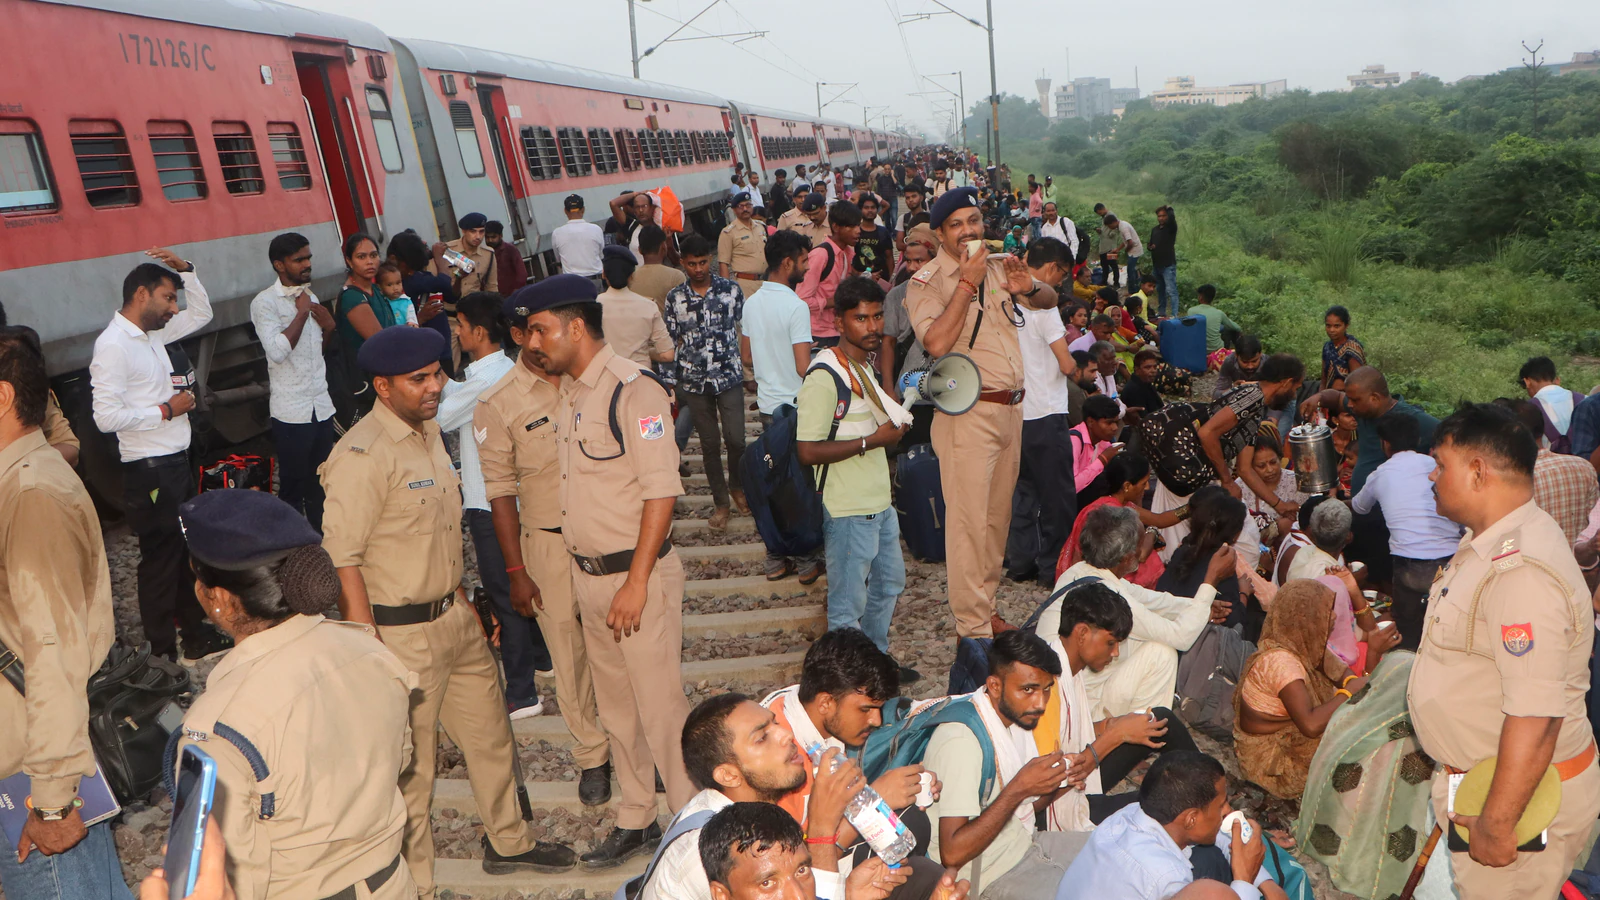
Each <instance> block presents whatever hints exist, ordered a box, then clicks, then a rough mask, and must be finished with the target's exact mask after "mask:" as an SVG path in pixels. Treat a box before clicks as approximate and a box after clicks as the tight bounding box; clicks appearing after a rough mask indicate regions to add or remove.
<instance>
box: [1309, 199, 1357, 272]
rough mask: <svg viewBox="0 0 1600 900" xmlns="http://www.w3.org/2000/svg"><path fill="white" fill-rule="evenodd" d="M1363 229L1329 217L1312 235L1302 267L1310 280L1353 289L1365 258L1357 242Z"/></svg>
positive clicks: (1346, 218)
mask: <svg viewBox="0 0 1600 900" xmlns="http://www.w3.org/2000/svg"><path fill="white" fill-rule="evenodd" d="M1366 236H1367V229H1366V227H1365V226H1363V225H1362V224H1361V223H1359V222H1357V221H1355V220H1354V219H1351V218H1348V217H1344V216H1330V217H1328V218H1327V219H1326V220H1325V221H1324V222H1322V223H1321V225H1320V226H1319V227H1318V228H1317V229H1316V230H1315V231H1313V233H1312V246H1311V252H1310V253H1309V254H1307V258H1306V268H1307V271H1308V272H1309V274H1310V275H1311V277H1312V278H1315V279H1316V280H1318V281H1326V282H1327V283H1329V284H1332V285H1337V286H1339V287H1346V288H1349V287H1355V286H1356V276H1357V273H1358V272H1359V270H1360V267H1361V264H1362V263H1363V262H1365V261H1366V260H1365V256H1364V255H1363V254H1362V252H1361V243H1362V241H1364V240H1365V239H1366Z"/></svg>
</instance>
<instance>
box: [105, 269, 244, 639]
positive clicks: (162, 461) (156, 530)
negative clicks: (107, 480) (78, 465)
mask: <svg viewBox="0 0 1600 900" xmlns="http://www.w3.org/2000/svg"><path fill="white" fill-rule="evenodd" d="M145 255H147V256H150V257H153V258H155V259H157V260H160V261H161V263H162V264H161V265H156V264H155V263H141V264H139V265H138V266H135V267H134V270H133V271H132V272H129V273H128V277H127V278H125V279H123V281H122V308H121V310H119V311H118V312H117V313H116V314H115V315H113V316H112V317H111V324H110V325H107V326H106V329H105V331H102V332H101V333H100V337H98V338H97V339H95V342H94V358H93V360H92V361H91V362H90V363H89V382H90V385H91V386H92V389H93V393H94V423H95V425H96V426H97V427H98V428H99V429H100V430H101V431H103V432H105V433H106V434H115V435H116V436H117V443H118V446H119V448H120V451H121V455H122V469H123V475H122V481H123V501H124V503H126V505H127V515H128V524H129V526H130V527H132V529H133V533H134V534H136V535H138V537H139V619H140V621H141V622H142V624H143V625H144V637H145V640H147V641H149V642H150V651H151V652H152V653H153V654H155V655H157V656H164V657H166V658H167V659H169V660H175V659H176V658H177V653H178V641H177V637H178V630H179V629H181V630H182V632H183V658H184V660H185V662H188V663H195V662H199V661H200V660H201V659H204V658H205V657H207V656H209V655H211V654H213V653H218V652H221V651H223V650H226V649H228V648H229V647H231V646H233V642H232V641H230V640H228V638H226V637H225V636H223V635H222V634H221V633H220V632H218V631H217V630H216V629H214V628H212V627H211V626H210V625H207V624H206V623H205V621H204V620H205V612H204V610H202V609H201V608H200V604H199V603H198V602H196V600H195V597H194V573H193V572H191V571H190V570H189V551H188V547H187V545H186V544H185V543H184V540H183V529H182V527H181V526H180V525H179V524H178V506H179V505H180V504H181V503H183V501H185V500H187V499H189V498H190V497H193V496H194V493H195V491H194V469H193V468H191V467H190V464H189V416H188V413H189V411H190V410H191V409H194V405H195V403H194V393H193V392H192V391H191V390H190V388H191V387H192V386H193V378H194V376H193V369H192V367H190V366H189V365H188V360H187V358H185V357H182V356H181V355H180V359H181V360H183V371H182V372H174V370H173V363H172V358H171V356H169V355H168V352H167V346H166V345H167V344H170V343H173V342H175V341H178V340H181V339H183V338H186V337H188V336H189V335H191V334H194V333H195V332H197V331H199V330H200V329H202V328H204V327H205V326H206V324H207V323H208V322H210V321H211V299H210V297H208V296H207V295H206V289H205V288H204V287H202V286H201V284H200V279H199V278H197V277H195V274H194V265H193V264H192V263H189V262H186V261H184V260H182V259H179V258H178V255H177V254H176V253H173V252H172V251H171V250H166V249H162V248H160V247H157V248H154V249H151V250H147V251H145ZM180 286H181V287H182V288H183V291H184V295H185V297H186V298H187V300H188V304H187V305H186V306H185V307H184V309H183V310H182V311H179V309H178V288H179V287H180ZM174 619H176V622H177V628H176V629H175V628H174Z"/></svg>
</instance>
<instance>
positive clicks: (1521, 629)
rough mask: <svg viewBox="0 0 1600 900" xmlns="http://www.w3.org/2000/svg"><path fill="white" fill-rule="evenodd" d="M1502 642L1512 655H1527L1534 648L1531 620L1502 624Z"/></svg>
mask: <svg viewBox="0 0 1600 900" xmlns="http://www.w3.org/2000/svg"><path fill="white" fill-rule="evenodd" d="M1500 643H1501V644H1503V645H1504V646H1505V648H1506V652H1507V653H1509V654H1511V655H1512V656H1523V655H1526V654H1527V652H1528V651H1529V650H1532V649H1533V625H1532V624H1531V623H1529V622H1523V623H1522V624H1520V625H1501V626H1500Z"/></svg>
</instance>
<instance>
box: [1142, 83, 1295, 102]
mask: <svg viewBox="0 0 1600 900" xmlns="http://www.w3.org/2000/svg"><path fill="white" fill-rule="evenodd" d="M1288 90H1289V82H1288V81H1287V80H1285V79H1282V78H1279V79H1278V80H1276V81H1252V82H1247V83H1244V84H1230V85H1227V86H1225V87H1198V86H1196V85H1195V83H1194V78H1193V77H1191V76H1188V75H1176V76H1173V77H1171V78H1168V79H1167V83H1166V84H1165V85H1162V87H1161V90H1159V91H1152V92H1151V93H1150V105H1151V106H1153V107H1155V108H1156V109H1162V108H1163V107H1167V106H1198V105H1200V104H1210V105H1212V106H1231V105H1232V104H1235V103H1243V102H1244V101H1246V100H1249V99H1250V98H1251V97H1276V96H1278V95H1279V94H1284V93H1287V92H1288Z"/></svg>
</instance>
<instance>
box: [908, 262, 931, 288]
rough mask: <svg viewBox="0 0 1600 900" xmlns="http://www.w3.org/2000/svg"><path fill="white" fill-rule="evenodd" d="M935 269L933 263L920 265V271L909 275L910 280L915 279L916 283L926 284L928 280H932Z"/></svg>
mask: <svg viewBox="0 0 1600 900" xmlns="http://www.w3.org/2000/svg"><path fill="white" fill-rule="evenodd" d="M937 271H938V267H937V266H935V265H934V264H933V263H928V264H927V265H925V266H923V267H922V271H920V272H918V273H917V274H915V275H913V276H911V280H912V281H915V282H916V283H917V284H927V283H928V282H929V281H932V280H933V276H934V273H935V272H937Z"/></svg>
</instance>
